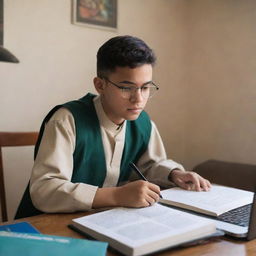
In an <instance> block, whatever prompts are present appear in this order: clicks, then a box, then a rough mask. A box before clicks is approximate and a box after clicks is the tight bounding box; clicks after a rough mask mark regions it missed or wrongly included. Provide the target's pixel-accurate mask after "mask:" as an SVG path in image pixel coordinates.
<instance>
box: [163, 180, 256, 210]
mask: <svg viewBox="0 0 256 256" xmlns="http://www.w3.org/2000/svg"><path fill="white" fill-rule="evenodd" d="M161 194H162V196H163V200H162V199H160V202H163V203H166V204H169V203H170V204H171V202H176V203H177V204H176V206H179V204H183V206H184V205H188V206H192V207H194V210H196V208H197V209H202V210H204V211H208V213H209V214H211V213H212V214H211V215H220V214H222V213H224V212H227V211H229V210H232V209H235V208H237V207H240V206H243V205H246V204H250V203H252V201H253V195H254V193H253V192H249V191H245V190H241V189H236V188H231V187H225V186H219V185H212V188H211V190H210V191H207V192H205V191H202V192H197V191H188V190H184V189H181V188H171V189H167V190H163V191H161ZM180 206H181V207H183V206H182V205H180ZM184 208H186V207H184ZM188 209H190V207H188ZM192 210H193V209H192ZM202 212H203V211H202Z"/></svg>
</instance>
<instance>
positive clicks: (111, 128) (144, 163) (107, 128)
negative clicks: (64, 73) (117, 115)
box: [30, 97, 184, 212]
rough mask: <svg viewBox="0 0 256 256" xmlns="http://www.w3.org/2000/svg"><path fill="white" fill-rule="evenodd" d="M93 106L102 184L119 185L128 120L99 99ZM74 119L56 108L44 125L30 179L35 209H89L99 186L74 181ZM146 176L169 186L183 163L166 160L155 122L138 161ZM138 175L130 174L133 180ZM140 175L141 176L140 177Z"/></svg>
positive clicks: (55, 210)
mask: <svg viewBox="0 0 256 256" xmlns="http://www.w3.org/2000/svg"><path fill="white" fill-rule="evenodd" d="M94 105H95V109H96V113H97V116H98V119H99V123H100V130H101V136H102V142H103V147H104V152H105V159H106V169H107V173H106V178H105V181H104V184H103V187H113V186H117V185H118V184H117V183H118V178H119V172H120V165H121V158H122V153H123V148H124V141H125V130H126V121H125V122H124V123H123V124H122V126H118V125H116V124H114V123H113V122H112V121H110V120H109V119H108V117H107V116H106V114H105V112H104V110H103V108H102V105H101V101H100V97H95V99H94ZM75 131H76V129H75V122H74V118H73V116H72V114H71V112H70V111H69V110H67V109H65V108H61V109H59V110H57V111H56V112H55V113H54V115H53V116H52V117H51V119H50V120H49V121H48V123H47V124H46V126H45V130H44V134H43V137H42V140H41V144H40V147H39V150H38V154H37V157H36V159H35V162H34V166H33V169H32V174H31V179H30V194H31V199H32V201H33V204H34V205H35V207H36V208H38V209H39V210H41V211H44V212H73V211H79V210H81V211H83V210H90V209H91V208H92V202H93V199H94V196H95V193H96V191H97V189H98V187H97V186H93V185H89V184H85V183H72V182H71V177H72V173H73V152H74V150H75V138H76V134H75ZM137 165H138V167H139V168H140V170H141V171H142V172H143V173H144V175H145V176H146V177H147V179H148V180H149V181H151V182H153V183H156V184H158V185H161V186H170V185H172V184H173V183H171V182H170V181H169V180H168V175H169V174H170V171H171V170H173V169H175V168H179V169H181V170H184V168H183V167H182V165H180V164H178V163H176V162H174V161H172V160H167V157H166V153H165V149H164V146H163V143H162V140H161V137H160V135H159V132H158V130H157V128H156V126H155V124H154V123H153V122H152V130H151V135H150V140H149V144H148V148H147V150H146V152H145V153H144V154H143V155H142V157H141V158H140V159H139V161H138V163H137ZM135 178H136V174H133V175H132V176H131V180H132V179H135ZM137 178H138V177H137Z"/></svg>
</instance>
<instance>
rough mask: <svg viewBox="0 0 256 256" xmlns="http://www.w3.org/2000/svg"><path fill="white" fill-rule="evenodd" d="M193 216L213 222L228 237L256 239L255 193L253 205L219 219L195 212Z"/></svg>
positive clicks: (221, 216) (245, 206)
mask: <svg viewBox="0 0 256 256" xmlns="http://www.w3.org/2000/svg"><path fill="white" fill-rule="evenodd" d="M193 214H196V215H199V216H201V217H204V218H207V219H211V220H213V221H214V222H215V224H216V227H217V229H219V230H221V231H223V232H224V233H225V234H226V235H229V236H232V237H237V238H246V239H247V240H252V239H254V238H256V193H254V197H253V202H252V204H248V205H244V206H242V207H239V208H236V209H233V210H231V211H228V212H226V213H224V214H221V215H220V216H218V217H213V216H208V215H205V214H201V213H195V212H193Z"/></svg>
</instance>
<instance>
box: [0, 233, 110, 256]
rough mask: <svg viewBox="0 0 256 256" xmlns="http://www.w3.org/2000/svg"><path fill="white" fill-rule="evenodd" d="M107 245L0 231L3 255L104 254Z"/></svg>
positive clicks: (84, 240)
mask: <svg viewBox="0 0 256 256" xmlns="http://www.w3.org/2000/svg"><path fill="white" fill-rule="evenodd" d="M107 246H108V244H107V243H105V242H98V241H90V240H86V239H75V238H70V237H61V236H50V235H42V234H33V233H30V234H29V233H15V232H6V231H0V255H4V256H17V255H26V256H35V255H36V256H45V255H47V256H57V255H61V256H74V255H75V256H85V255H86V256H95V255H97V256H104V255H106V253H107Z"/></svg>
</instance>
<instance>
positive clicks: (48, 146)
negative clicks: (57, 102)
mask: <svg viewBox="0 0 256 256" xmlns="http://www.w3.org/2000/svg"><path fill="white" fill-rule="evenodd" d="M74 149H75V124H74V118H73V116H72V114H71V113H70V111H69V110H67V109H65V108H61V109H59V110H58V111H56V112H55V113H54V115H53V116H52V118H51V119H50V120H49V121H48V123H47V124H46V126H45V130H44V134H43V137H42V140H41V144H40V147H39V151H38V154H37V157H36V159H35V162H34V166H33V169H32V174H31V179H30V194H31V199H32V202H33V204H34V205H35V207H36V208H38V209H39V210H41V211H43V212H74V211H83V210H90V209H91V207H92V202H93V199H94V196H95V193H96V191H97V189H98V187H97V186H92V185H89V184H85V183H72V182H71V177H72V173H73V152H74Z"/></svg>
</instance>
